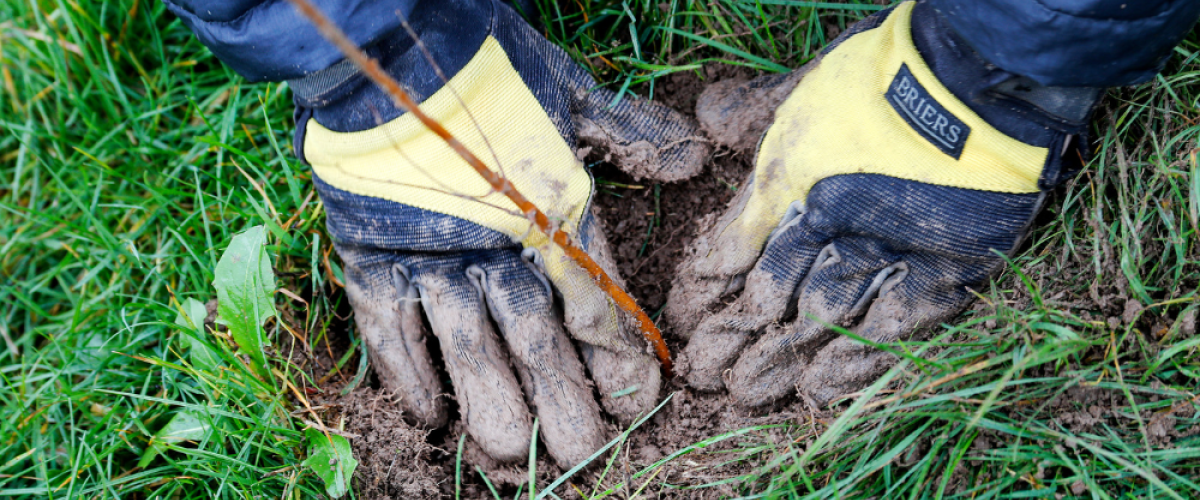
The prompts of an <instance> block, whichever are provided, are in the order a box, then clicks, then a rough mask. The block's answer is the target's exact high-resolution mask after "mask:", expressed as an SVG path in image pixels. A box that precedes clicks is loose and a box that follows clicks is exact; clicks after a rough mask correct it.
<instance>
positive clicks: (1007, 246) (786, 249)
mask: <svg viewBox="0 0 1200 500" xmlns="http://www.w3.org/2000/svg"><path fill="white" fill-rule="evenodd" d="M1098 95H1099V89H1054V88H1046V87H1040V86H1038V85H1036V84H1034V83H1032V82H1028V81H1025V80H1024V79H1022V78H1020V77H1019V76H1016V75H1011V74H1007V73H1004V72H1003V71H1001V70H998V69H996V68H995V67H994V66H991V65H988V64H987V63H986V62H985V61H983V60H982V59H980V58H979V56H978V55H977V54H976V53H975V52H974V51H972V49H971V48H970V47H969V46H968V45H967V44H965V43H963V42H962V41H961V40H959V39H958V38H956V35H955V34H954V33H953V32H952V31H950V30H949V29H947V28H946V27H945V25H944V21H942V20H941V18H940V17H939V14H938V13H937V12H936V11H934V10H932V8H931V7H929V6H928V5H927V4H919V3H914V2H908V3H903V4H900V5H898V6H896V7H894V8H892V9H888V10H887V11H883V12H880V13H878V14H876V15H874V16H872V17H870V18H867V19H866V20H863V21H861V22H860V23H858V24H856V25H855V26H854V27H853V28H852V29H850V30H849V31H848V32H847V33H846V34H844V35H843V36H841V37H839V39H838V40H835V41H834V42H833V44H832V45H831V46H830V47H828V48H827V49H826V50H825V51H824V53H823V54H822V55H821V56H819V57H818V58H817V59H816V60H814V61H813V62H811V63H810V64H809V65H807V66H806V67H805V68H802V69H800V70H797V71H795V72H793V73H791V74H788V75H772V76H768V77H764V78H762V79H759V80H755V81H751V82H748V83H740V82H734V83H731V84H725V85H716V86H714V87H712V88H710V89H709V90H708V91H706V93H705V95H702V96H701V98H700V100H699V103H698V105H697V116H698V118H699V119H700V122H701V126H702V127H703V128H704V129H705V131H706V132H707V133H709V134H710V135H711V136H712V137H713V139H714V140H716V141H717V142H719V143H722V144H724V145H726V146H728V147H731V148H734V149H744V148H750V147H754V145H755V144H756V141H758V142H757V151H756V152H755V154H756V157H755V168H754V171H753V174H752V175H751V176H750V178H749V179H748V180H747V181H746V182H745V183H744V184H743V186H742V187H741V189H740V193H739V195H738V196H737V198H736V199H735V200H734V201H733V203H732V204H731V207H730V209H729V210H728V211H727V212H726V213H725V215H724V216H723V217H721V218H720V219H719V220H716V221H714V223H713V224H712V225H711V226H709V227H707V228H702V230H701V235H700V237H699V238H698V239H697V241H696V242H695V243H694V244H693V245H692V246H691V248H689V254H688V257H687V258H686V259H685V261H684V262H683V263H682V264H681V266H680V267H679V269H678V272H677V275H676V278H675V282H674V286H673V288H672V290H671V293H670V297H669V299H668V303H667V308H666V315H667V318H668V320H669V321H670V323H671V324H672V325H673V328H674V330H675V332H677V333H679V334H681V335H684V336H690V341H689V344H688V346H687V348H686V349H685V351H684V356H683V357H682V358H683V359H682V360H681V361H680V365H681V369H680V371H681V372H682V371H684V370H685V369H686V370H689V372H688V373H687V377H688V381H689V383H690V384H691V385H692V386H694V387H697V388H701V389H708V390H715V389H719V388H721V387H722V386H724V387H726V388H727V389H728V390H729V392H730V394H731V395H732V396H733V397H734V398H735V399H736V400H737V401H738V402H740V403H742V404H744V405H748V406H762V405H767V404H770V403H772V402H774V401H776V400H778V399H780V398H784V397H787V396H789V395H794V394H795V393H796V391H797V390H799V391H800V393H801V395H802V396H805V397H807V398H809V401H811V402H815V403H817V404H825V403H826V402H828V401H830V400H831V399H832V398H835V397H837V396H840V395H845V394H849V393H852V392H854V391H857V390H859V389H860V388H861V387H862V386H864V385H866V384H868V383H869V382H871V381H872V380H874V379H875V378H876V377H878V376H879V375H880V374H881V373H882V372H883V371H884V370H886V369H887V368H888V367H890V366H891V365H892V364H893V363H894V357H893V355H891V354H889V353H887V352H884V351H881V350H876V349H874V348H872V347H870V346H869V345H866V344H864V343H861V342H858V341H856V340H853V339H851V338H850V337H846V336H841V335H838V334H837V333H836V332H835V331H834V330H833V329H832V328H830V325H831V324H832V325H840V326H844V327H848V328H849V329H850V330H852V331H853V332H855V333H856V334H857V335H858V336H861V337H862V338H865V339H867V340H869V341H871V342H874V343H881V344H882V343H888V342H893V341H895V340H897V339H900V338H903V337H906V336H909V335H911V334H913V333H914V332H918V331H919V330H920V329H922V328H924V327H930V326H935V325H937V324H938V323H939V322H941V321H943V320H945V319H947V318H949V317H950V316H951V315H953V314H955V313H957V312H958V311H960V310H961V309H962V308H963V307H965V306H966V305H967V304H968V303H969V302H970V300H971V298H972V293H971V291H970V288H969V287H974V286H978V285H980V284H982V283H984V282H986V280H987V279H988V278H989V277H990V276H993V275H994V274H995V273H997V272H998V271H999V270H1000V269H1001V268H1002V266H1003V265H1004V260H1003V257H1002V255H1003V254H1007V253H1010V252H1012V251H1014V250H1015V249H1016V247H1017V246H1018V244H1019V243H1020V242H1021V241H1022V239H1023V238H1024V236H1025V235H1026V234H1027V233H1028V230H1029V227H1030V224H1031V223H1032V221H1033V218H1034V216H1035V215H1036V214H1037V212H1038V210H1039V207H1040V206H1041V204H1042V200H1043V192H1044V191H1046V190H1048V189H1051V188H1053V187H1054V186H1055V185H1057V184H1058V183H1060V182H1062V181H1063V180H1065V179H1066V178H1068V177H1069V176H1070V175H1071V174H1072V173H1073V171H1074V170H1077V168H1078V165H1079V162H1078V156H1077V155H1076V152H1075V149H1074V147H1073V144H1075V143H1076V142H1077V141H1078V134H1080V133H1082V132H1083V131H1084V130H1085V129H1086V123H1087V120H1088V117H1089V115H1090V113H1091V110H1092V108H1093V107H1094V103H1095V101H1096V99H1097V96H1098ZM772 111H774V113H773V115H772V113H771V112H772ZM756 129H757V131H758V132H762V131H763V130H764V129H765V134H762V135H761V136H759V135H755V130H756ZM759 137H761V140H759ZM1064 153H1068V156H1072V157H1074V158H1075V161H1074V162H1069V161H1064ZM737 291H741V295H740V296H739V297H738V298H737V299H736V300H735V301H733V302H732V303H730V304H729V305H728V306H723V304H722V300H721V299H722V298H723V297H724V296H726V295H730V294H733V293H735V292H737ZM721 307H724V308H723V310H720V311H719V312H717V313H715V314H713V313H710V311H713V310H714V309H719V308H721ZM685 365H686V368H683V366H685Z"/></svg>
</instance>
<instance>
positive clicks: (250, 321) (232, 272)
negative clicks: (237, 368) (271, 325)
mask: <svg viewBox="0 0 1200 500" xmlns="http://www.w3.org/2000/svg"><path fill="white" fill-rule="evenodd" d="M266 244H267V234H266V232H265V231H264V230H263V227H262V226H254V227H252V228H250V229H247V230H246V231H245V232H243V233H242V234H239V235H237V236H234V237H233V241H232V242H230V243H229V248H228V249H226V250H225V253H224V254H223V255H221V260H220V261H219V262H217V269H216V277H215V278H214V279H213V286H214V287H216V288H217V299H218V304H217V322H218V323H221V324H223V325H225V326H228V327H229V335H230V336H232V337H233V340H234V342H237V345H238V348H239V349H240V350H241V351H242V352H243V353H245V354H247V355H249V356H250V359H251V360H252V361H253V363H254V366H255V368H256V369H258V370H260V371H264V372H265V370H266V366H267V357H266V355H265V354H264V353H263V344H265V343H266V342H265V339H264V335H263V329H262V324H263V322H264V321H266V320H267V319H268V318H271V317H273V316H275V300H274V298H273V296H272V293H273V292H274V291H275V273H274V272H272V271H271V258H270V257H269V256H267V249H266Z"/></svg>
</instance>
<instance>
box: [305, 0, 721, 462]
mask: <svg viewBox="0 0 1200 500" xmlns="http://www.w3.org/2000/svg"><path fill="white" fill-rule="evenodd" d="M411 23H412V27H413V29H414V30H415V31H416V32H417V33H418V34H419V37H420V39H421V41H422V42H423V46H420V45H414V43H413V42H412V40H411V38H410V37H409V36H408V35H407V34H405V33H403V32H401V33H397V34H395V35H394V36H393V37H391V38H390V39H388V40H385V41H384V42H381V43H377V44H375V45H374V46H372V47H369V48H368V53H371V55H373V56H374V57H376V58H378V59H379V60H380V63H381V64H382V65H383V67H384V68H385V70H387V71H388V72H389V73H391V74H392V76H393V77H395V78H396V79H397V80H398V81H399V82H400V84H401V85H403V86H404V87H405V88H406V90H408V92H410V93H411V94H413V96H414V98H415V99H417V100H419V101H421V102H422V104H421V106H422V109H423V110H424V112H425V113H427V114H429V115H430V116H431V117H433V118H434V119H436V120H438V121H439V122H440V123H441V124H442V125H444V126H445V127H446V128H447V129H449V130H450V131H451V132H452V133H453V134H454V135H455V137H457V138H458V139H459V140H460V141H462V142H463V143H464V144H465V145H466V146H467V147H468V148H469V149H470V150H471V151H473V152H474V153H475V154H476V156H478V157H480V158H481V159H482V160H483V161H484V162H485V163H488V164H489V166H490V167H491V168H493V169H495V170H497V171H499V172H501V173H502V174H503V175H504V176H505V177H507V179H508V180H509V181H510V182H512V183H513V184H514V185H515V187H516V188H517V190H518V191H520V192H521V193H523V194H524V195H525V196H526V197H527V198H529V199H530V200H532V201H533V202H534V203H535V204H536V205H537V206H538V207H539V208H541V209H542V210H543V211H544V212H546V213H547V215H548V216H549V217H550V218H551V219H552V220H554V221H555V222H556V223H558V224H560V225H561V226H562V227H563V228H565V230H566V231H567V232H568V233H570V234H572V235H574V238H575V240H576V241H577V242H578V243H579V244H580V245H581V246H582V247H584V249H585V250H587V251H588V252H589V253H591V255H592V256H593V257H594V258H595V260H596V261H597V262H599V263H600V264H601V265H602V266H603V267H605V269H606V270H607V271H608V272H609V273H610V275H612V276H614V278H615V277H616V275H615V274H614V273H615V271H616V268H615V266H613V265H612V261H611V259H610V257H609V255H608V249H607V247H606V243H605V240H604V236H603V234H601V233H600V231H599V227H598V224H597V222H596V221H595V220H594V217H593V216H592V215H591V213H590V205H591V197H592V193H593V188H592V179H591V177H590V175H589V174H588V172H587V171H586V169H585V168H584V166H583V164H582V163H581V162H580V160H579V159H578V158H577V153H576V151H575V146H576V143H577V140H580V139H582V140H583V142H586V143H588V144H592V145H597V146H601V147H604V148H605V149H606V150H607V151H609V152H610V153H611V154H612V155H613V156H614V157H615V161H616V162H618V163H622V164H623V165H624V166H625V167H629V168H630V172H631V173H632V174H633V175H634V176H637V177H644V178H651V179H655V180H663V181H670V180H678V179H682V178H686V177H690V176H692V175H694V174H695V173H697V172H698V171H699V169H700V167H701V164H702V161H703V160H704V158H705V156H706V154H707V149H706V146H705V145H704V144H703V143H702V142H701V141H700V140H699V139H698V136H697V134H698V132H697V131H696V129H695V126H694V124H693V123H692V122H690V121H688V120H687V119H685V118H684V117H683V116H682V115H679V114H676V113H674V112H673V111H671V110H669V109H667V108H664V107H662V106H659V105H655V104H651V103H646V102H638V101H634V100H631V99H624V100H622V101H621V103H620V104H618V105H617V106H615V107H612V108H610V107H609V105H610V103H611V102H612V101H613V97H614V96H613V94H612V93H611V92H608V91H605V90H595V91H592V87H594V86H595V83H594V82H593V80H592V79H591V77H590V76H589V75H588V74H587V73H586V72H585V71H584V70H583V69H582V68H581V67H579V66H578V65H576V64H575V63H573V62H572V61H571V60H570V59H569V58H568V57H567V56H566V54H564V53H563V52H561V51H560V50H559V49H557V48H556V47H554V46H553V45H551V44H550V43H549V42H548V41H546V40H545V39H543V38H542V37H541V36H539V35H538V34H537V33H536V32H534V31H533V30H532V29H530V28H529V26H527V25H526V24H525V23H524V21H523V20H521V19H520V17H518V16H517V15H516V14H515V13H514V12H513V11H512V10H511V8H509V7H508V6H506V5H504V4H502V3H500V2H498V1H491V0H479V1H467V0H454V1H440V2H421V3H420V4H419V5H418V6H417V7H416V10H415V11H414V12H413V13H412V16H411ZM429 59H432V60H433V61H436V63H437V67H438V69H435V68H434V66H432V65H431V63H430V62H429ZM439 70H440V72H441V73H442V74H444V75H446V76H447V77H449V83H448V84H443V82H442V79H441V77H440V76H439V73H438V72H439ZM292 87H293V89H294V90H296V93H297V96H298V97H297V102H298V111H297V116H298V124H299V125H298V129H299V130H298V132H297V144H298V146H297V150H298V151H302V152H303V156H304V158H305V160H306V161H307V162H308V163H310V164H311V165H312V167H313V172H314V182H315V183H316V184H317V188H318V191H319V192H320V194H321V199H322V201H323V202H324V204H325V208H326V211H327V213H328V228H329V231H330V233H331V234H332V235H333V236H334V238H335V242H336V246H337V250H338V254H339V255H340V256H341V257H342V260H343V261H344V263H345V270H346V272H345V276H346V290H347V293H348V296H349V299H350V303H351V305H352V306H353V308H354V311H355V320H356V323H357V325H358V330H359V332H360V334H361V335H362V336H363V338H364V339H365V340H366V345H367V350H368V352H369V353H370V356H371V360H372V364H373V366H374V367H375V370H376V372H377V373H378V374H379V377H380V380H381V381H382V383H383V385H384V387H385V388H386V389H388V390H389V391H394V393H395V394H396V395H397V396H398V398H399V400H400V404H401V405H402V406H403V407H404V408H405V409H406V410H407V411H408V412H410V413H411V415H412V416H413V417H414V419H415V420H416V421H418V422H420V423H423V424H425V425H428V426H440V425H443V424H445V423H446V420H447V398H446V397H445V396H444V395H443V392H444V391H445V390H446V389H445V388H443V385H442V384H441V383H440V381H439V377H438V375H437V372H436V371H435V370H434V365H433V362H432V361H431V356H430V354H429V352H428V351H427V349H426V337H427V331H426V330H427V328H426V324H425V323H423V322H422V312H423V313H424V317H425V318H427V320H428V323H427V324H428V329H429V330H432V334H433V335H434V336H435V337H436V338H437V339H438V341H439V344H440V346H441V351H442V356H441V357H442V359H443V360H444V362H445V367H446V371H447V372H448V374H449V376H450V380H451V383H452V384H453V391H454V395H455V396H456V399H457V402H458V407H459V411H460V412H461V414H462V419H463V421H464V422H465V426H466V430H467V432H468V433H469V434H470V435H471V437H472V439H473V440H474V441H475V442H477V443H478V444H479V446H480V447H481V448H482V450H483V451H484V452H485V453H487V454H488V455H490V456H491V457H493V458H495V459H497V460H501V461H509V460H516V459H520V458H522V457H524V456H526V455H527V453H528V449H529V440H530V438H531V430H532V425H533V416H532V414H531V413H533V414H536V415H537V416H538V417H540V422H541V430H540V435H541V436H542V437H543V439H544V442H545V444H546V447H547V449H548V451H549V453H550V454H551V455H552V456H553V457H554V458H555V459H556V460H557V461H558V462H559V463H560V464H562V465H564V466H570V465H573V464H575V463H577V462H579V461H581V460H583V459H584V458H586V457H587V456H588V455H589V454H590V453H592V452H593V451H595V449H596V448H598V447H600V446H601V445H603V444H604V443H605V442H606V440H607V436H606V432H605V423H604V421H603V420H602V419H601V414H600V408H599V406H598V405H597V403H596V401H595V399H594V396H593V388H592V385H591V383H590V382H589V381H588V378H587V376H586V375H585V373H584V364H586V365H587V370H588V372H590V373H591V376H592V380H594V381H595V384H596V386H597V389H598V391H599V393H600V395H601V402H602V403H603V406H604V408H605V409H606V410H607V411H608V413H610V414H612V415H613V416H615V417H616V418H617V419H618V420H620V421H621V422H624V423H627V422H629V421H631V420H632V419H634V418H635V417H636V416H637V415H639V414H640V413H642V412H644V411H646V410H648V409H650V408H651V407H652V406H653V404H654V403H655V400H656V399H657V397H658V393H659V389H660V386H661V380H660V373H659V367H658V363H657V361H656V360H655V358H654V356H653V355H652V354H651V353H650V352H649V351H648V350H647V346H646V343H645V341H644V340H643V339H642V337H641V335H640V334H639V333H638V331H637V330H636V329H635V328H632V327H631V326H628V325H626V324H625V321H626V318H624V317H623V316H622V314H620V313H619V312H618V309H617V308H616V307H615V305H614V304H612V303H611V302H610V299H609V298H608V296H607V295H606V294H604V292H602V291H601V290H600V289H599V288H598V287H597V286H596V285H595V284H594V283H593V282H592V280H591V279H590V278H589V277H588V275H587V274H586V273H585V272H584V270H583V269H581V268H578V267H577V266H576V264H575V263H574V262H572V261H570V260H569V259H567V258H566V257H565V256H564V255H563V252H562V251H561V249H560V248H559V247H557V246H556V245H554V244H553V243H550V242H549V241H548V239H547V237H546V236H545V235H544V234H542V233H541V232H540V231H538V230H537V228H536V227H534V226H532V224H531V223H530V222H529V220H528V219H527V218H526V217H525V215H524V214H522V213H519V211H518V210H517V209H516V206H515V205H513V204H512V203H511V202H510V201H508V199H507V198H505V197H504V196H503V195H500V194H498V193H494V192H492V190H491V188H490V187H489V186H488V185H487V183H486V182H485V181H483V180H482V179H481V178H479V177H478V176H477V174H476V173H475V172H474V171H473V170H472V169H471V168H470V167H469V166H468V165H467V164H466V163H465V162H463V161H462V160H461V159H460V158H459V157H458V156H457V155H455V153H454V152H453V151H452V150H451V149H450V148H449V147H448V146H446V145H445V143H444V142H442V140H441V139H439V138H438V137H436V136H435V135H434V134H432V133H431V132H429V131H427V130H426V129H425V128H424V127H423V126H422V125H421V124H420V123H419V122H418V121H417V120H416V119H415V117H413V116H411V115H407V114H403V113H402V112H401V111H400V110H397V109H395V108H394V107H393V106H392V104H391V100H390V98H389V97H388V96H386V95H384V94H383V93H381V92H380V91H379V90H378V89H376V88H374V87H373V86H371V85H370V84H369V83H366V82H365V81H364V80H363V78H362V76H361V75H359V74H357V72H356V71H355V70H354V69H353V68H352V67H350V66H348V64H347V63H342V64H339V65H335V66H334V67H331V68H329V69H327V70H325V71H323V72H321V73H318V74H315V75H312V76H309V77H306V78H305V79H304V80H302V81H297V82H293V83H292ZM555 296H559V297H561V310H560V309H558V308H557V307H556V301H555ZM564 321H565V329H564ZM630 323H631V324H632V322H630ZM572 340H574V341H576V342H577V345H578V347H579V353H578V354H577V353H576V349H575V345H576V344H575V343H573V342H572ZM580 355H582V360H583V362H582V363H581V361H580V359H581V356H580ZM514 371H515V373H514ZM522 389H523V390H522ZM614 394H616V396H614Z"/></svg>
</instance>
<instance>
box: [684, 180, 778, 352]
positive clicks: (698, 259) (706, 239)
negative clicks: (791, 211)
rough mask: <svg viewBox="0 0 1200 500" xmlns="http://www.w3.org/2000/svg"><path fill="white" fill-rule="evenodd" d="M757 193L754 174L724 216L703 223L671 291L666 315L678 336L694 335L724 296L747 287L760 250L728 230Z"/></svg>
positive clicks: (737, 233)
mask: <svg viewBox="0 0 1200 500" xmlns="http://www.w3.org/2000/svg"><path fill="white" fill-rule="evenodd" d="M753 192H754V178H753V177H751V178H750V179H749V180H748V181H747V182H746V185H745V186H743V187H742V188H741V189H740V191H739V192H738V195H737V197H735V198H734V199H733V201H732V202H731V203H730V205H729V209H728V210H726V211H725V213H724V214H723V215H722V216H721V218H720V219H717V220H716V221H710V222H709V223H708V224H705V223H704V222H703V221H702V222H701V223H700V224H701V228H700V230H699V237H697V238H696V240H695V241H694V242H692V244H691V245H689V247H688V249H687V255H686V256H685V257H684V260H683V262H681V263H680V264H679V266H678V267H677V268H676V270H675V278H674V279H673V280H672V282H671V289H670V291H668V292H667V306H666V309H665V310H664V311H663V314H664V315H665V317H666V319H667V322H668V323H670V325H671V331H672V333H674V334H675V335H677V336H679V337H682V338H685V339H688V338H691V337H692V335H693V333H694V332H695V331H696V329H697V327H698V326H699V325H700V322H701V321H702V320H704V319H705V318H706V317H708V316H709V315H710V314H711V313H713V312H715V311H716V310H717V309H718V308H719V307H720V306H721V298H722V297H724V296H726V295H729V294H731V293H733V292H736V291H738V290H741V289H742V288H743V287H744V286H745V280H746V273H747V272H748V271H750V269H751V268H752V267H753V266H754V263H755V262H756V261H757V260H758V252H757V251H753V252H751V251H750V249H748V248H746V246H747V244H746V242H745V241H744V240H743V239H742V238H741V236H742V235H741V233H740V232H737V231H726V230H725V229H726V228H728V227H730V226H731V225H732V224H734V223H735V221H736V220H737V219H738V218H739V217H741V216H742V214H743V211H744V210H745V208H746V203H747V202H748V201H749V200H750V197H751V196H752V194H753ZM785 223H786V221H785ZM705 226H707V227H705ZM750 254H753V255H750Z"/></svg>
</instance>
